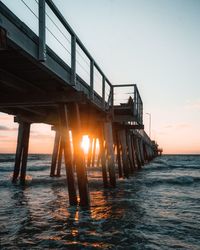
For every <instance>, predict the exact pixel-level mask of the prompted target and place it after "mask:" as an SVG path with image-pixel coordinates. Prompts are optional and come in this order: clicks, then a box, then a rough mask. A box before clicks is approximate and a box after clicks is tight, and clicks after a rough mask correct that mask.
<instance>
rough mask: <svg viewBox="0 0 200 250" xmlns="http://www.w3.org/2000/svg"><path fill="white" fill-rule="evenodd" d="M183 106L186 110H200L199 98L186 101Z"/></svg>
mask: <svg viewBox="0 0 200 250" xmlns="http://www.w3.org/2000/svg"><path fill="white" fill-rule="evenodd" d="M185 108H186V109H187V110H195V111H200V100H195V101H187V104H186V105H185Z"/></svg>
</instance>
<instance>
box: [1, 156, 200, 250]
mask: <svg viewBox="0 0 200 250" xmlns="http://www.w3.org/2000/svg"><path fill="white" fill-rule="evenodd" d="M13 162H14V155H0V249H142V250H143V249H162V250H165V249H189V250H199V249H200V156H187V155H165V156H162V157H158V158H156V159H155V160H154V161H152V162H151V163H149V164H147V165H145V166H144V167H143V168H142V170H140V171H136V172H135V173H134V175H133V176H132V177H130V178H129V179H118V180H117V188H115V189H104V188H103V185H102V174H101V169H100V168H91V169H89V170H88V179H89V189H90V199H91V205H90V207H89V208H88V209H82V208H80V207H70V206H69V201H68V192H67V185H66V178H65V170H64V166H63V167H62V176H61V177H60V178H56V177H55V178H51V177H49V172H50V169H49V168H50V162H51V158H50V155H29V159H28V167H27V175H28V180H27V185H26V186H25V187H24V188H23V187H21V186H20V185H19V184H16V185H13V184H12V183H11V177H12V171H13Z"/></svg>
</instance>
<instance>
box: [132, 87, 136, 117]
mask: <svg viewBox="0 0 200 250" xmlns="http://www.w3.org/2000/svg"><path fill="white" fill-rule="evenodd" d="M133 103H134V104H133V105H134V116H135V115H136V85H134V102H133Z"/></svg>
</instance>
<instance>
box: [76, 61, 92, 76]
mask: <svg viewBox="0 0 200 250" xmlns="http://www.w3.org/2000/svg"><path fill="white" fill-rule="evenodd" d="M76 62H77V63H78V64H79V66H80V67H81V68H82V69H83V70H84V71H85V72H86V73H87V74H88V75H90V73H89V72H88V71H87V70H86V69H85V68H84V67H83V66H82V65H81V64H80V62H79V61H78V60H76Z"/></svg>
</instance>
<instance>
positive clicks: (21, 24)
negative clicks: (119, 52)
mask: <svg viewBox="0 0 200 250" xmlns="http://www.w3.org/2000/svg"><path fill="white" fill-rule="evenodd" d="M3 2H5V1H0V112H4V113H7V114H10V115H13V116H14V120H15V122H17V123H19V129H18V140H17V149H16V157H15V165H14V171H13V182H16V181H17V180H18V179H20V182H21V183H22V184H25V178H26V165H27V156H28V145H29V136H30V128H31V124H33V123H45V124H49V125H51V126H52V129H53V130H55V141H54V148H53V153H52V164H51V168H50V176H51V177H54V176H59V175H60V168H61V161H62V156H63V155H64V160H65V167H66V176H67V185H68V192H69V202H70V204H71V205H76V204H77V203H78V201H79V203H80V205H81V206H87V205H88V204H89V200H90V198H89V189H88V180H87V165H88V162H89V163H90V162H91V161H92V159H94V152H95V150H93V152H92V151H91V152H90V153H89V154H88V161H87V164H86V161H85V158H84V152H83V149H82V148H81V147H80V143H81V140H82V136H83V135H85V134H87V135H88V136H89V138H90V139H91V140H92V139H93V140H97V139H98V141H99V152H98V164H99V165H101V167H102V179H103V183H104V187H115V186H116V182H117V177H119V178H122V177H125V178H128V177H129V176H130V175H131V174H133V173H134V171H135V170H137V169H139V168H141V167H142V166H143V165H144V164H145V163H147V162H149V161H150V160H152V159H153V158H154V157H156V156H157V155H158V152H159V151H158V145H157V144H156V142H154V141H152V140H151V138H149V136H148V135H147V134H146V133H145V131H144V125H143V102H142V98H141V96H140V94H139V90H138V87H137V85H136V84H120V85H116V84H112V83H111V82H110V81H109V79H108V77H107V76H106V75H105V74H104V72H103V71H102V70H101V68H100V66H99V65H98V64H97V63H96V61H95V60H94V58H93V57H92V55H91V54H90V53H89V51H88V50H87V49H86V48H85V46H84V45H83V43H82V41H81V40H80V39H79V38H78V36H77V35H76V33H75V32H74V31H73V29H72V28H71V27H70V25H69V24H68V23H67V21H66V20H65V18H64V17H63V15H62V14H61V12H60V11H59V10H58V8H57V7H56V6H55V4H54V3H53V1H51V0H38V1H33V3H34V6H28V5H27V4H26V3H25V2H24V1H22V0H20V1H17V2H16V3H15V5H19V6H17V8H18V9H19V8H21V7H20V6H23V8H25V9H26V11H27V12H30V15H32V16H33V17H34V18H35V19H34V20H35V21H34V22H35V24H36V29H35V28H33V27H30V25H29V24H27V23H25V21H24V19H23V16H19V15H18V14H17V13H15V10H14V9H12V6H8V5H6V4H5V3H3ZM71 141H72V142H71ZM41 143H42V142H41ZM92 153H93V155H92ZM93 162H94V161H93ZM75 173H76V178H75ZM76 182H77V184H76ZM76 186H78V193H79V195H78V194H77V190H76Z"/></svg>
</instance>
